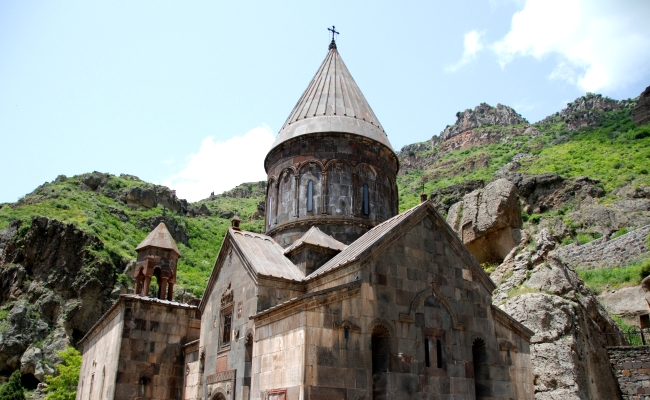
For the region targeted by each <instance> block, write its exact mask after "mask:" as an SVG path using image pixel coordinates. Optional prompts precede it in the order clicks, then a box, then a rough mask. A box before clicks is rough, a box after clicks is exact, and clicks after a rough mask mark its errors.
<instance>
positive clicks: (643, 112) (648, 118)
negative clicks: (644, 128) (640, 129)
mask: <svg viewBox="0 0 650 400" xmlns="http://www.w3.org/2000/svg"><path fill="white" fill-rule="evenodd" d="M632 121H634V123H635V124H637V125H645V124H647V123H648V122H650V86H648V87H647V88H645V90H644V91H643V93H641V95H640V96H639V98H638V100H637V103H636V107H634V110H632Z"/></svg>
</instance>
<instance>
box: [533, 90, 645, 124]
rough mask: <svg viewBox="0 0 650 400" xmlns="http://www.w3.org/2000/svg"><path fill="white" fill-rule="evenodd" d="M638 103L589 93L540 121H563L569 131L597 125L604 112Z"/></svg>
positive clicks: (622, 108)
mask: <svg viewBox="0 0 650 400" xmlns="http://www.w3.org/2000/svg"><path fill="white" fill-rule="evenodd" d="M635 104H636V103H635V102H634V101H630V100H614V99H610V98H609V97H605V96H603V95H600V94H594V93H587V94H586V95H585V96H582V97H578V98H577V99H575V100H574V101H573V102H572V103H568V104H567V106H566V108H564V109H563V110H562V111H559V112H557V113H555V114H553V115H551V116H548V117H546V118H544V119H543V120H541V121H540V123H556V122H563V123H564V124H565V127H566V129H567V130H568V131H570V132H571V131H575V130H578V129H580V128H585V127H593V126H597V125H598V123H599V122H600V121H601V120H602V118H603V113H605V112H609V111H617V110H624V109H626V108H630V107H633V106H634V105H635Z"/></svg>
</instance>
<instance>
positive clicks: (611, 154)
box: [398, 109, 650, 211]
mask: <svg viewBox="0 0 650 400" xmlns="http://www.w3.org/2000/svg"><path fill="white" fill-rule="evenodd" d="M630 111H631V110H630V109H628V110H622V111H613V112H609V113H604V116H605V118H604V119H603V121H601V123H600V125H599V126H598V127H595V128H584V129H582V130H579V131H576V132H573V133H569V132H567V131H566V130H565V129H564V123H562V122H558V123H554V124H534V127H535V128H537V129H538V130H539V131H540V132H541V133H542V136H539V137H536V138H531V137H529V136H527V135H522V136H515V137H512V138H511V140H510V141H509V142H501V143H497V144H492V145H488V146H480V147H473V148H469V149H464V150H455V151H452V152H449V153H447V154H445V155H443V156H442V157H441V158H439V159H437V160H436V161H435V162H434V163H433V165H431V166H428V168H426V169H425V170H416V171H409V172H408V173H406V174H404V175H402V176H400V177H399V178H398V187H399V193H400V211H404V210H406V209H408V208H410V207H413V206H414V205H416V204H417V203H418V202H419V193H420V192H421V186H422V184H424V187H425V191H426V192H427V193H429V192H431V191H433V190H435V189H439V188H442V187H445V186H448V185H450V184H454V183H459V182H463V181H466V180H472V179H483V180H485V181H486V182H487V181H490V180H492V179H494V173H495V172H496V171H497V170H498V169H499V168H501V167H502V166H504V165H505V164H506V163H508V162H510V161H511V160H512V157H513V156H514V155H515V154H517V153H529V154H531V155H532V156H533V157H531V158H529V159H526V160H524V161H521V162H522V164H523V165H522V168H521V169H520V170H519V172H523V173H528V174H541V173H544V172H556V173H558V174H560V175H562V176H564V177H568V178H570V177H577V176H589V177H590V178H593V179H598V180H601V181H602V183H603V185H604V189H605V190H606V191H607V192H608V193H609V192H611V191H612V190H613V189H616V188H619V187H621V186H624V185H625V184H627V183H629V182H633V184H634V185H641V184H643V185H650V175H648V172H649V171H650V125H645V126H641V127H637V126H635V125H634V124H633V123H632V120H631V117H630ZM492 129H498V128H496V127H493V128H492ZM560 135H568V140H566V141H564V142H562V143H559V144H556V145H554V146H547V144H548V143H549V142H551V141H552V140H554V139H556V138H557V137H558V136H560ZM430 151H431V150H429V152H430ZM426 153H428V152H424V153H421V154H419V155H420V156H425V155H426ZM481 157H482V158H484V159H486V158H487V159H488V160H489V161H488V166H487V168H480V169H474V170H466V171H463V170H462V166H463V165H464V164H467V163H468V161H471V160H472V159H474V160H476V159H479V158H481Z"/></svg>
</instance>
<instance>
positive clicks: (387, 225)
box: [304, 203, 427, 280]
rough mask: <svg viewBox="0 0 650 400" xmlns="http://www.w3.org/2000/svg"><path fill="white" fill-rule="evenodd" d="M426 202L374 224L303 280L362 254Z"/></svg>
mask: <svg viewBox="0 0 650 400" xmlns="http://www.w3.org/2000/svg"><path fill="white" fill-rule="evenodd" d="M426 204H427V203H420V204H418V205H417V206H415V207H413V208H411V209H409V210H406V211H404V212H403V213H401V214H398V215H396V216H394V217H393V218H391V219H388V220H386V221H384V222H382V223H381V224H379V225H377V226H375V227H374V228H372V229H371V230H369V231H368V232H366V233H365V234H364V235H363V236H361V237H360V238H359V239H357V240H355V241H354V242H352V244H350V245H349V246H348V247H347V248H346V249H345V250H343V251H342V252H340V253H339V254H337V255H335V256H334V257H333V258H332V259H331V260H329V261H328V262H326V263H325V264H323V265H322V266H321V267H320V268H318V269H317V270H316V271H314V272H312V273H311V274H309V276H307V277H305V279H304V280H309V279H312V278H315V277H317V276H319V275H322V274H324V273H326V272H328V271H330V270H332V269H334V268H336V267H338V266H339V265H343V264H347V263H348V262H350V261H354V260H356V259H357V258H358V257H359V256H360V255H362V254H363V253H364V252H365V251H366V250H368V249H370V247H372V246H373V245H374V244H376V243H377V242H379V241H381V240H382V239H383V238H384V237H386V236H387V235H388V234H390V233H391V232H393V229H394V228H395V227H396V226H397V225H399V224H401V223H402V222H403V221H405V220H406V219H407V218H408V217H409V216H411V215H413V214H414V213H415V212H416V211H417V210H419V209H420V208H421V207H424V206H425V205H426Z"/></svg>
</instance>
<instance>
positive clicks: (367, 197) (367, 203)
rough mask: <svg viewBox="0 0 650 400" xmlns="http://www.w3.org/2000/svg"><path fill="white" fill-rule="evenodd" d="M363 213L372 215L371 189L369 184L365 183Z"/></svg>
mask: <svg viewBox="0 0 650 400" xmlns="http://www.w3.org/2000/svg"><path fill="white" fill-rule="evenodd" d="M363 215H370V190H369V188H368V184H367V183H364V184H363Z"/></svg>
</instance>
